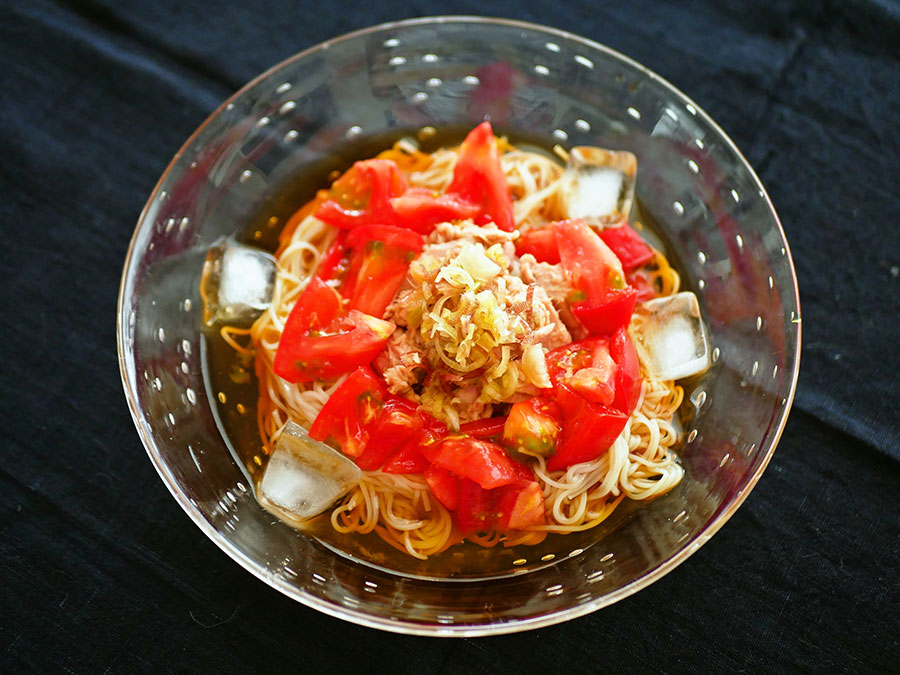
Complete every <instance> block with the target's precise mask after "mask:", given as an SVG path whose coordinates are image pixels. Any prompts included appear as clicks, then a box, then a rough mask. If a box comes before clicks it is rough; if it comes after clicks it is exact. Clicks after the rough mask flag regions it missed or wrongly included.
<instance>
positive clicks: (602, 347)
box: [547, 338, 617, 411]
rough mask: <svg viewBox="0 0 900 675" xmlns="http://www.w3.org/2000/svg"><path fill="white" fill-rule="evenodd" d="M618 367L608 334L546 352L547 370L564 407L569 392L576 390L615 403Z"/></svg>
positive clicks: (589, 396) (575, 391) (581, 393)
mask: <svg viewBox="0 0 900 675" xmlns="http://www.w3.org/2000/svg"><path fill="white" fill-rule="evenodd" d="M616 368H617V367H616V363H615V361H614V359H613V358H612V357H611V356H610V352H609V340H608V339H606V338H589V339H587V340H581V341H580V342H573V343H571V344H568V345H564V346H562V347H557V348H556V349H554V350H553V351H551V352H549V353H548V354H547V372H548V373H549V374H550V381H551V382H552V383H553V390H554V396H555V397H556V399H557V402H558V403H559V404H560V405H561V406H563V409H564V411H565V407H566V395H567V394H577V395H579V396H581V397H583V398H586V399H587V400H589V401H593V402H594V403H600V404H603V405H609V404H610V403H612V402H613V398H614V396H615V386H616V380H615V376H616Z"/></svg>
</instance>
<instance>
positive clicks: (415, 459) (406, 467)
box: [381, 438, 431, 474]
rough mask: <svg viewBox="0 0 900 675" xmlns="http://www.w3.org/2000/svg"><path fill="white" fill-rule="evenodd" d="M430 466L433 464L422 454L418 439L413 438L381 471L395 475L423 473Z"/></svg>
mask: <svg viewBox="0 0 900 675" xmlns="http://www.w3.org/2000/svg"><path fill="white" fill-rule="evenodd" d="M429 466H431V463H430V462H429V461H428V460H427V459H426V458H425V455H423V454H422V450H421V448H420V447H419V441H418V439H416V438H413V439H411V440H409V441H407V442H406V443H405V444H404V445H403V446H401V448H400V449H399V450H398V451H397V452H396V453H395V454H394V455H393V456H392V457H391V458H390V459H388V461H387V462H385V464H384V466H382V467H381V471H382V472H383V473H395V474H407V473H422V472H423V471H425V470H426V469H427V468H428V467H429Z"/></svg>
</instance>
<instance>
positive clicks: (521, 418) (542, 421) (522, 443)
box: [503, 396, 562, 457]
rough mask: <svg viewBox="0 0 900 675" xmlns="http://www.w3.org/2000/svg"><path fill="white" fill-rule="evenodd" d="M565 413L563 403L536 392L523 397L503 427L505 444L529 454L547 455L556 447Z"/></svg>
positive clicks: (513, 408)
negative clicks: (562, 407)
mask: <svg viewBox="0 0 900 675" xmlns="http://www.w3.org/2000/svg"><path fill="white" fill-rule="evenodd" d="M561 419H562V415H561V413H560V410H559V406H557V404H556V403H554V402H553V401H550V400H548V399H546V398H543V397H540V396H535V397H533V398H530V399H528V400H527V401H519V402H518V403H516V404H515V405H513V407H512V409H511V410H510V411H509V417H508V418H507V420H506V424H505V425H504V427H503V445H505V446H506V447H508V448H511V449H513V450H517V451H518V452H521V453H524V454H526V455H532V456H535V455H540V456H541V457H546V456H548V455H549V454H550V453H552V452H553V449H554V448H555V447H556V440H557V438H558V437H559V431H560V420H561Z"/></svg>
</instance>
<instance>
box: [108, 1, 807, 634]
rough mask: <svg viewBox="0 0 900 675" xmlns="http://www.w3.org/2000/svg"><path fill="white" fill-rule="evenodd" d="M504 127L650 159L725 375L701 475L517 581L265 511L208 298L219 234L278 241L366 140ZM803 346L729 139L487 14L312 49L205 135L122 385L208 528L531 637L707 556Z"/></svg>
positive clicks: (378, 604) (365, 609)
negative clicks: (345, 544) (356, 540)
mask: <svg viewBox="0 0 900 675" xmlns="http://www.w3.org/2000/svg"><path fill="white" fill-rule="evenodd" d="M485 118H489V119H491V120H492V122H493V124H494V126H495V128H496V129H497V130H498V131H500V132H504V131H505V132H509V133H510V134H513V135H517V136H519V137H521V138H536V139H540V142H541V143H542V144H544V145H545V146H547V145H552V144H553V143H559V144H561V145H563V146H564V147H570V146H573V145H598V146H602V147H608V148H615V149H625V150H630V151H632V152H634V153H635V154H636V155H637V157H638V162H639V170H638V182H637V195H638V199H639V201H640V207H641V216H642V217H643V218H644V219H646V220H648V221H650V222H652V223H655V224H656V226H657V227H658V228H659V230H660V231H661V233H662V236H663V240H664V244H665V246H666V250H667V254H668V255H669V256H670V257H672V258H674V260H675V261H676V263H677V265H678V266H679V269H680V271H681V272H682V276H683V285H684V286H685V287H686V288H687V289H689V290H693V291H694V292H695V293H696V294H697V296H698V298H699V300H700V304H701V308H702V311H703V314H704V317H705V319H706V321H707V324H708V327H709V330H710V335H711V340H712V344H713V347H714V352H713V356H714V364H713V367H712V369H711V370H710V371H709V372H708V373H707V374H705V375H704V376H702V377H700V378H696V379H695V380H693V381H690V382H688V383H686V384H685V394H686V397H685V399H686V403H685V406H684V408H683V413H684V414H683V422H684V427H685V445H684V447H683V449H682V451H681V457H682V461H683V464H684V467H685V469H686V476H685V479H684V481H683V482H682V483H681V485H679V486H678V487H677V488H676V489H675V490H674V491H673V492H671V493H670V494H668V495H666V496H665V497H663V498H660V499H657V500H655V501H653V502H650V503H646V504H641V505H640V507H639V508H628V509H625V510H623V511H622V513H621V514H619V516H617V517H616V518H615V519H614V520H613V521H611V522H610V523H609V524H608V525H606V524H605V525H604V526H603V527H602V529H600V530H599V531H598V532H595V533H594V534H592V535H591V536H589V537H584V536H581V537H575V536H570V537H551V539H552V540H553V545H552V546H551V547H550V548H546V547H545V548H542V549H539V550H535V552H534V553H533V554H532V556H531V559H529V560H526V562H525V563H524V564H523V563H520V565H519V568H517V569H515V570H512V568H511V567H509V565H508V563H507V562H504V563H503V565H505V566H507V567H508V570H507V571H509V572H511V573H509V574H507V575H506V576H504V577H502V578H495V579H491V580H490V581H481V582H478V581H468V582H459V581H457V582H451V581H433V580H431V581H429V580H427V579H423V578H416V577H414V576H404V575H398V574H395V573H392V572H390V571H388V570H386V569H380V568H378V567H373V566H372V565H369V564H364V563H362V562H361V561H360V560H358V559H354V557H353V556H347V555H337V554H335V553H334V552H333V551H331V550H330V549H329V548H328V547H327V546H323V545H322V544H320V543H317V542H316V541H315V540H314V539H312V538H310V537H308V536H305V535H303V534H301V533H299V532H296V531H295V530H292V529H291V528H289V527H287V526H286V525H284V524H282V523H281V522H279V521H277V520H275V519H274V518H273V517H272V516H270V515H269V514H268V513H266V512H265V511H263V510H262V509H261V508H260V507H259V506H258V505H257V503H256V501H255V499H254V496H253V487H252V484H251V480H250V479H249V478H248V476H247V474H246V473H245V471H244V470H243V468H242V467H240V466H239V465H238V463H237V462H236V461H235V459H234V456H233V454H232V451H233V450H234V448H233V447H232V445H231V444H232V443H243V442H252V439H250V440H247V439H243V440H242V439H241V438H236V437H235V434H233V433H231V434H223V433H222V429H223V424H224V425H225V426H226V427H229V428H230V426H229V424H228V420H229V419H231V417H234V416H235V415H239V414H240V413H239V412H237V410H238V408H237V404H238V403H241V402H242V401H241V400H237V399H236V398H234V397H233V396H232V397H230V398H226V400H225V402H220V400H219V399H218V392H216V391H211V390H210V387H209V383H208V381H207V379H205V378H204V370H205V369H206V368H208V364H209V361H210V359H211V358H214V355H211V354H210V352H209V350H208V349H207V343H206V341H205V340H204V339H203V333H202V329H201V325H202V304H201V299H200V297H199V295H198V290H197V289H198V283H199V277H200V271H201V267H202V263H203V259H204V257H205V255H206V252H207V250H208V249H209V247H210V246H211V245H212V244H213V243H214V242H215V241H216V240H217V239H219V238H220V237H223V236H234V235H236V234H237V235H239V236H241V237H243V238H246V239H249V240H251V241H252V240H253V239H258V240H259V241H261V242H264V241H266V240H268V239H270V238H271V236H272V233H273V232H275V231H277V228H278V226H279V225H280V224H281V222H283V221H282V220H281V219H282V218H283V213H282V212H284V211H285V210H286V209H288V207H289V206H290V204H287V203H286V202H285V201H284V195H285V194H286V193H285V190H286V186H289V185H290V186H293V187H292V189H291V194H292V195H293V198H298V195H301V196H302V193H303V191H304V190H307V192H309V194H310V195H311V190H313V189H315V188H316V187H320V185H319V184H317V182H316V180H309V179H305V180H306V182H305V183H303V182H301V183H297V182H296V177H297V176H311V177H314V178H316V179H321V178H322V177H323V176H325V175H327V173H328V171H330V170H332V169H335V168H343V167H345V166H347V165H348V164H349V163H350V162H351V161H353V160H354V159H358V158H360V157H361V155H365V154H367V153H366V151H365V150H364V148H373V152H374V151H377V150H378V149H381V147H383V146H384V145H385V144H386V143H389V141H387V140H386V139H389V138H395V137H396V136H398V135H402V134H403V133H411V134H414V133H415V132H416V130H418V129H420V128H422V127H425V126H433V127H436V128H438V129H448V128H455V129H463V128H466V127H471V126H474V125H475V124H477V123H478V122H480V121H482V120H483V119H485ZM368 154H372V153H371V152H369V153H368ZM260 214H263V215H264V214H271V215H270V216H269V217H270V219H271V221H270V220H269V219H265V218H263V219H261V215H260ZM248 228H249V229H248ZM267 228H268V229H267ZM270 230H271V231H270ZM799 347H800V324H799V306H798V299H797V291H796V279H795V275H794V271H793V266H792V263H791V259H790V254H789V251H788V247H787V243H786V241H785V239H784V235H783V232H782V230H781V228H780V226H779V224H778V220H777V217H776V215H775V213H774V211H773V209H772V206H771V204H770V202H769V200H768V198H767V196H766V194H765V192H764V190H763V188H762V186H761V185H760V183H759V181H758V179H757V178H756V176H755V174H754V173H753V172H752V170H751V169H750V167H749V166H748V165H747V163H746V161H745V160H744V159H743V158H742V157H741V155H740V154H739V153H738V152H737V150H736V149H735V148H734V146H733V144H732V143H731V142H730V141H729V139H728V138H727V137H726V136H725V135H724V134H723V133H722V131H721V130H720V129H719V128H718V127H716V126H715V124H714V123H713V122H712V121H711V120H710V119H709V118H708V117H707V116H706V115H705V114H704V113H703V112H702V111H701V110H699V109H698V108H697V107H696V106H695V105H694V104H693V103H691V102H690V101H689V100H688V99H687V98H686V97H684V96H683V95H682V94H680V93H679V92H677V91H676V90H675V89H674V88H672V87H671V85H668V84H667V83H665V82H664V81H662V80H661V79H660V78H659V77H657V76H655V75H653V74H652V73H650V72H649V71H647V70H646V69H644V68H642V67H641V66H639V65H637V64H635V63H634V62H631V61H629V60H628V59H626V58H624V57H622V56H621V55H618V54H616V53H615V52H612V51H610V50H608V49H606V48H603V47H601V46H600V45H597V44H595V43H590V42H588V41H586V40H583V39H581V38H578V37H575V36H571V35H568V34H563V33H560V32H557V31H552V30H549V29H545V28H540V27H537V26H531V25H526V24H520V23H514V22H500V21H488V20H483V19H461V18H454V19H430V20H416V21H411V22H404V23H401V24H391V25H385V26H380V27H376V28H373V29H368V30H366V31H362V32H359V33H355V34H352V35H349V36H345V37H343V38H340V39H337V40H334V41H332V42H330V43H325V44H323V45H320V46H318V47H315V48H313V49H311V50H308V51H307V52H304V53H302V54H300V55H298V56H297V57H294V58H293V59H290V60H289V61H287V62H285V63H283V64H280V65H279V66H277V67H276V68H274V69H272V70H271V71H269V72H267V73H265V74H263V75H262V76H260V77H259V78H258V79H257V80H255V81H254V82H252V83H251V84H249V85H248V86H247V87H245V88H244V89H243V90H242V91H241V92H239V93H238V94H236V95H235V96H234V97H233V98H232V99H230V100H229V101H228V102H227V103H226V104H225V105H223V107H222V108H220V109H219V110H218V111H216V113H214V114H213V115H212V116H211V117H210V119H209V120H207V121H206V123H204V125H203V126H202V127H201V128H200V129H199V130H198V131H197V132H196V133H195V134H194V136H193V137H192V138H191V139H190V140H189V141H188V142H187V144H186V145H185V146H184V147H183V148H182V150H181V151H180V152H179V154H178V155H177V156H176V158H175V159H174V160H173V162H172V164H171V165H170V167H169V168H168V170H167V171H166V173H165V174H164V176H163V178H162V179H161V181H160V183H159V185H158V186H157V188H156V190H155V191H154V193H153V195H152V196H151V198H150V200H149V202H148V204H147V206H146V208H145V210H144V213H143V214H142V216H141V219H140V222H139V224H138V227H137V230H136V232H135V235H134V239H133V241H132V245H131V249H130V251H129V256H128V259H127V261H126V265H125V272H124V276H123V281H122V288H121V295H120V306H119V350H120V361H121V368H122V376H123V381H124V384H125V390H126V395H127V397H128V400H129V404H130V406H131V410H132V413H133V415H134V419H135V422H136V425H137V427H138V431H139V433H140V435H141V437H142V440H143V442H144V444H145V446H146V448H147V451H148V453H149V455H150V457H151V459H152V461H153V462H154V464H155V465H156V467H157V469H158V471H159V472H160V475H161V476H162V478H163V480H164V481H165V483H166V484H167V486H168V487H169V489H170V490H171V491H172V493H173V495H174V496H175V497H176V499H177V500H178V501H179V503H181V505H182V506H183V507H184V508H185V510H186V511H187V513H188V514H189V515H190V516H191V517H192V518H193V519H194V521H195V522H197V524H198V525H199V526H200V527H201V529H203V531H204V532H205V533H206V534H207V535H208V536H209V537H210V538H211V539H213V541H215V542H216V543H217V544H218V545H219V546H220V547H222V548H223V549H224V550H225V551H226V552H227V553H228V554H229V555H230V556H232V557H233V558H234V559H235V560H236V561H237V562H239V563H240V564H242V565H243V566H244V567H246V568H247V569H248V570H250V571H251V572H252V573H254V574H255V575H257V576H259V577H260V578H262V579H264V580H265V581H267V582H268V583H270V584H271V585H272V586H274V587H276V588H278V589H279V590H281V591H283V592H285V593H286V594H288V595H290V596H292V597H294V598H296V599H298V600H300V601H301V602H304V603H305V604H307V605H310V606H313V607H316V608H318V609H321V610H323V611H325V612H328V613H330V614H333V615H337V616H341V617H343V618H347V619H350V620H353V621H356V622H358V623H362V624H366V625H372V626H376V627H381V628H386V629H389V630H397V631H403V632H416V633H427V634H485V633H494V632H508V631H511V630H519V629H523V628H528V627H535V626H538V625H544V624H547V623H553V622H556V621H560V620H563V619H565V618H570V617H573V616H578V615H581V614H584V613H586V612H588V611H592V610H593V609H596V608H598V607H601V606H604V605H606V604H609V603H610V602H613V601H615V600H617V599H619V598H622V597H625V596H626V595H628V594H630V593H632V592H634V591H636V590H638V589H639V588H641V587H643V586H644V585H646V584H648V583H650V582H651V581H653V580H654V579H656V578H659V577H660V576H661V575H662V574H664V573H665V572H667V571H668V570H669V569H671V568H672V567H674V565H676V564H678V563H679V562H680V561H682V560H684V559H685V558H686V557H687V556H688V555H689V554H690V553H691V552H693V551H694V550H696V549H697V548H698V547H699V546H700V545H702V543H703V542H704V541H706V540H707V539H708V538H709V537H710V536H711V535H712V534H713V533H714V532H715V531H716V530H717V529H718V528H719V527H720V526H721V525H722V523H724V521H725V520H726V519H727V518H728V517H729V516H730V514H731V513H733V511H734V510H735V509H736V508H737V506H738V505H739V504H740V503H741V502H742V501H743V499H744V498H745V497H746V494H747V492H748V491H749V489H751V488H752V486H753V485H754V484H755V482H756V480H757V479H758V478H759V475H760V474H761V472H762V470H763V468H764V467H765V465H766V463H767V462H768V459H769V457H770V456H771V453H772V451H773V450H774V447H775V444H776V442H777V440H778V437H779V435H780V433H781V429H782V428H783V425H784V421H785V418H786V416H787V412H788V409H789V408H790V404H791V400H792V398H793V392H794V387H795V383H796V374H797V367H798V362H799ZM238 396H240V395H238ZM248 398H252V394H248ZM243 403H244V404H246V405H249V404H252V401H250V400H248V401H244V402H243ZM250 426H251V427H252V426H253V425H252V424H251V425H250ZM548 556H551V557H548Z"/></svg>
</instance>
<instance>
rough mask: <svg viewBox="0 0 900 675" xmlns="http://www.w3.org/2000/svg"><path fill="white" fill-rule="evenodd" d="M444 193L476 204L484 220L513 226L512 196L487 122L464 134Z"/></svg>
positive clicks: (495, 140)
mask: <svg viewBox="0 0 900 675" xmlns="http://www.w3.org/2000/svg"><path fill="white" fill-rule="evenodd" d="M447 193H448V194H453V195H459V196H460V197H462V198H463V199H464V200H466V201H469V202H471V203H473V204H478V205H479V206H480V207H481V211H482V213H483V214H484V215H485V216H486V217H487V219H488V220H490V221H492V222H493V223H494V224H496V225H497V227H499V228H500V229H501V230H506V231H507V232H512V231H513V230H514V229H515V221H514V220H513V212H512V198H511V197H510V193H509V186H508V185H507V184H506V175H505V174H504V173H503V167H502V166H501V164H500V151H499V149H498V148H497V139H496V138H495V137H494V132H493V130H492V129H491V123H490V122H482V123H481V124H479V125H478V126H477V127H475V128H474V129H472V131H470V132H469V135H468V136H466V139H465V140H464V141H463V143H462V146H461V147H460V151H459V158H458V159H457V160H456V167H455V168H454V169H453V182H451V183H450V187H449V188H448V189H447Z"/></svg>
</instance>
